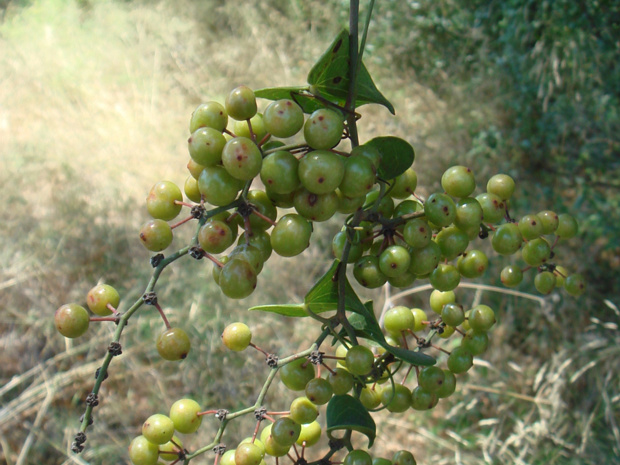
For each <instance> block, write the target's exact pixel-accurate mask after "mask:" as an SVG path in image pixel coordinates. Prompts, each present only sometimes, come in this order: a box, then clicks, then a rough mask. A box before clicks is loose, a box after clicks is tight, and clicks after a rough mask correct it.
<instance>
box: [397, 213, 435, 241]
mask: <svg viewBox="0 0 620 465" xmlns="http://www.w3.org/2000/svg"><path fill="white" fill-rule="evenodd" d="M432 238H433V231H432V230H431V227H430V226H429V225H428V223H427V222H426V221H424V220H423V219H422V218H414V219H412V220H409V221H407V222H406V223H405V227H404V228H403V239H405V242H406V243H407V245H409V246H411V247H412V248H414V249H421V248H424V247H426V246H427V245H428V244H429V243H430V242H431V239H432Z"/></svg>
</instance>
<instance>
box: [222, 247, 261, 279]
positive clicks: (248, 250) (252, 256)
mask: <svg viewBox="0 0 620 465" xmlns="http://www.w3.org/2000/svg"><path fill="white" fill-rule="evenodd" d="M228 258H230V259H233V258H234V259H241V260H245V261H246V262H248V263H249V264H250V265H251V266H252V269H253V270H254V271H255V272H256V274H257V275H258V273H260V272H261V270H262V269H263V265H264V263H265V262H263V253H262V252H261V251H260V250H259V249H258V248H257V247H255V246H253V245H251V244H248V243H247V242H245V240H242V241H240V243H239V245H237V246H236V247H235V248H234V249H232V250H231V251H230V253H229V254H228Z"/></svg>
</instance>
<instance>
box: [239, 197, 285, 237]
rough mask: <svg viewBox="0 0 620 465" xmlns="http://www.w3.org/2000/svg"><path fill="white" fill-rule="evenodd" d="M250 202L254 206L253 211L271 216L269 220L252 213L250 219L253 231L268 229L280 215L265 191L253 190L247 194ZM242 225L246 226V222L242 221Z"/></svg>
mask: <svg viewBox="0 0 620 465" xmlns="http://www.w3.org/2000/svg"><path fill="white" fill-rule="evenodd" d="M247 201H248V204H249V205H250V206H251V207H252V211H253V212H257V213H260V214H261V215H262V216H264V217H267V218H269V220H270V221H267V220H266V219H264V218H261V217H260V216H258V215H256V214H254V213H252V214H251V215H250V217H249V219H250V229H251V230H252V231H254V230H256V231H266V230H267V229H269V228H271V226H272V222H274V221H275V219H276V218H277V217H278V210H277V209H276V207H275V205H274V204H273V202H272V201H271V199H270V198H269V196H268V195H267V193H266V192H265V191H261V190H255V189H253V190H251V191H250V192H248V195H247ZM242 227H244V228H245V224H244V223H242Z"/></svg>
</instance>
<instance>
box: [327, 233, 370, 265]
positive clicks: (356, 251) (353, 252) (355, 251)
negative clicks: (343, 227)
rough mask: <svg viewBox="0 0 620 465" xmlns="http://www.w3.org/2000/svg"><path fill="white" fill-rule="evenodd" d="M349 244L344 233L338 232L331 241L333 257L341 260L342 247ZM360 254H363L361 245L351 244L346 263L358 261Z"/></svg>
mask: <svg viewBox="0 0 620 465" xmlns="http://www.w3.org/2000/svg"><path fill="white" fill-rule="evenodd" d="M347 242H350V241H349V240H348V238H347V232H346V231H338V232H337V233H336V234H335V235H334V238H333V239H332V253H333V254H334V257H335V258H337V259H339V260H341V259H342V253H343V251H344V246H345V245H346V244H347ZM362 253H364V251H363V249H362V244H360V243H359V242H358V243H355V244H351V245H350V247H349V255H348V256H347V263H353V262H356V261H358V260H359V259H360V258H361V257H362Z"/></svg>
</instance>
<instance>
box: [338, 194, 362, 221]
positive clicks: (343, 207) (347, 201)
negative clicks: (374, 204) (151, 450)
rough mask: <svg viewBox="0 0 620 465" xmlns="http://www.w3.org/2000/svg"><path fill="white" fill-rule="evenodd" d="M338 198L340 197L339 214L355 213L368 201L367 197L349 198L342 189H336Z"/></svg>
mask: <svg viewBox="0 0 620 465" xmlns="http://www.w3.org/2000/svg"><path fill="white" fill-rule="evenodd" d="M336 196H337V197H338V208H337V211H338V213H343V214H345V215H348V214H349V213H355V212H356V211H357V210H358V209H359V208H361V207H362V205H364V202H365V201H366V196H365V195H362V196H360V197H352V198H351V197H347V196H346V195H344V194H343V193H342V192H341V191H340V189H336Z"/></svg>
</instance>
